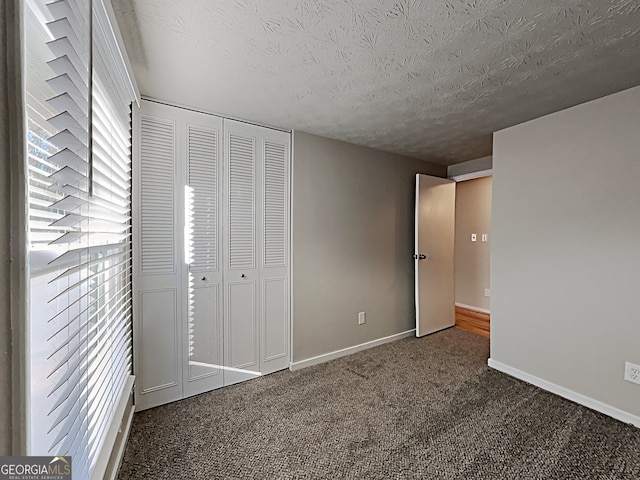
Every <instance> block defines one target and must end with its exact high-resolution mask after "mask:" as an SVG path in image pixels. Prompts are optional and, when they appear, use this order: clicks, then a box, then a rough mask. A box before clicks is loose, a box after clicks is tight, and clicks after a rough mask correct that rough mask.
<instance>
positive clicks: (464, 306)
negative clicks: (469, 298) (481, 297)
mask: <svg viewBox="0 0 640 480" xmlns="http://www.w3.org/2000/svg"><path fill="white" fill-rule="evenodd" d="M455 305H456V307H460V308H466V309H467V310H474V311H476V312H481V313H488V314H491V312H490V311H489V310H487V309H486V308H480V307H474V306H473V305H466V304H464V303H458V302H456V303H455Z"/></svg>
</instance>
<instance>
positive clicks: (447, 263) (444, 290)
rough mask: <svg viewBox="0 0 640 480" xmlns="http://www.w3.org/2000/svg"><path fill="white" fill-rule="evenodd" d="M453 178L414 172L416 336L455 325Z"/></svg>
mask: <svg viewBox="0 0 640 480" xmlns="http://www.w3.org/2000/svg"><path fill="white" fill-rule="evenodd" d="M455 201H456V187H455V182H454V181H453V180H448V179H445V178H438V177H431V176H429V175H421V174H417V175H416V221H415V237H416V238H415V254H414V262H415V277H416V279H415V284H416V294H415V296H416V336H417V337H421V336H423V335H427V334H429V333H433V332H437V331H438V330H442V329H444V328H447V327H451V326H453V325H454V324H455V307H454V303H455V293H454V265H453V248H454V229H455Z"/></svg>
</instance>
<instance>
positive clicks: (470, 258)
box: [455, 177, 491, 310]
mask: <svg viewBox="0 0 640 480" xmlns="http://www.w3.org/2000/svg"><path fill="white" fill-rule="evenodd" d="M472 233H475V234H476V235H477V241H475V242H472V241H471V234H472ZM483 233H486V234H487V235H488V241H487V242H482V234H483ZM490 245H491V177H482V178H477V179H474V180H467V181H465V182H458V183H456V237H455V270H456V303H463V304H465V305H469V306H471V307H479V308H482V309H485V310H489V297H485V295H484V289H485V288H489V280H490V276H489V260H490V254H489V246H490Z"/></svg>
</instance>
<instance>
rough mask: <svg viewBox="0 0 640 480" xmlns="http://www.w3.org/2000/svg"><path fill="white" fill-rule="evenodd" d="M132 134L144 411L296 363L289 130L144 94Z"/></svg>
mask: <svg viewBox="0 0 640 480" xmlns="http://www.w3.org/2000/svg"><path fill="white" fill-rule="evenodd" d="M133 142H134V149H133V156H134V162H133V163H134V172H133V181H134V185H133V192H134V194H133V251H134V279H133V281H134V368H135V375H136V388H135V401H136V410H143V409H146V408H151V407H154V406H157V405H161V404H164V403H168V402H172V401H175V400H178V399H181V398H185V397H188V396H191V395H196V394H199V393H202V392H206V391H209V390H212V389H215V388H219V387H222V386H225V385H231V384H233V383H237V382H241V381H244V380H248V379H251V378H255V377H257V376H259V375H264V374H267V373H272V372H275V371H277V370H281V369H284V368H287V367H288V366H289V324H290V322H289V163H290V143H291V136H290V133H288V132H283V131H279V130H275V129H270V128H266V127H261V126H256V125H252V124H247V123H243V122H238V121H234V120H229V119H224V118H221V117H218V116H214V115H209V114H205V113H200V112H194V111H191V110H186V109H183V108H178V107H173V106H168V105H164V104H160V103H157V102H153V101H148V100H143V101H142V102H141V105H140V107H139V108H137V109H135V110H134V116H133Z"/></svg>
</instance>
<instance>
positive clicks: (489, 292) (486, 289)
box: [484, 288, 491, 297]
mask: <svg viewBox="0 0 640 480" xmlns="http://www.w3.org/2000/svg"><path fill="white" fill-rule="evenodd" d="M484 296H485V297H490V296H491V289H490V288H485V289H484Z"/></svg>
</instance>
